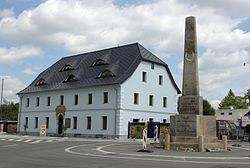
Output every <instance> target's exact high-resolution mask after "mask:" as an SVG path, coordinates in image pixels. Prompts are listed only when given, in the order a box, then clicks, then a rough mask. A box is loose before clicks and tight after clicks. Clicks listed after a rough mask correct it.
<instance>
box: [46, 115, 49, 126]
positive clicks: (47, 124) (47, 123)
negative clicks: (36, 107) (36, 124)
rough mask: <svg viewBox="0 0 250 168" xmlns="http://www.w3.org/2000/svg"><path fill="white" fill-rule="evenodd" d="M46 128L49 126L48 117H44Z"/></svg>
mask: <svg viewBox="0 0 250 168" xmlns="http://www.w3.org/2000/svg"><path fill="white" fill-rule="evenodd" d="M45 119H46V128H47V129H48V128H49V117H46V118H45Z"/></svg>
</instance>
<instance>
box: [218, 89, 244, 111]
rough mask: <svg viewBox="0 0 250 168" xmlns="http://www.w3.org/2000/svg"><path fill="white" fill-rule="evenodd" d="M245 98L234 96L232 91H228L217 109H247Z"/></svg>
mask: <svg viewBox="0 0 250 168" xmlns="http://www.w3.org/2000/svg"><path fill="white" fill-rule="evenodd" d="M246 99H247V97H246V96H244V97H242V96H235V94H234V93H233V91H232V90H231V89H230V90H229V92H228V94H227V96H226V97H224V98H223V99H222V101H221V103H220V104H219V109H230V108H231V107H232V108H233V109H247V108H248V103H247V101H246Z"/></svg>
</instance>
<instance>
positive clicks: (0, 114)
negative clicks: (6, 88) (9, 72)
mask: <svg viewBox="0 0 250 168" xmlns="http://www.w3.org/2000/svg"><path fill="white" fill-rule="evenodd" d="M3 83H4V78H2V87H1V106H0V107H1V109H0V119H2V113H3V107H2V105H3Z"/></svg>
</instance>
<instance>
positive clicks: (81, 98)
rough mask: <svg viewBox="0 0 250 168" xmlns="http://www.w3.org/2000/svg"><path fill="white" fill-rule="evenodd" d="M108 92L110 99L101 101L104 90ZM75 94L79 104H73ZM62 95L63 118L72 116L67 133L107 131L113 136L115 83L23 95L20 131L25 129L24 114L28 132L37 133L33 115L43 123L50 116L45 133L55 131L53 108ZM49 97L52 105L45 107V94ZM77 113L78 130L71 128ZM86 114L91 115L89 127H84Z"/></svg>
mask: <svg viewBox="0 0 250 168" xmlns="http://www.w3.org/2000/svg"><path fill="white" fill-rule="evenodd" d="M104 92H108V93H109V101H108V103H107V104H104V103H103V93H104ZM89 93H92V94H93V104H88V94H89ZM75 94H78V105H74V95H75ZM61 95H64V105H65V107H66V109H67V110H66V112H65V117H64V118H71V128H69V129H67V133H81V134H107V135H114V129H113V128H114V123H115V121H114V111H115V107H116V90H115V86H104V87H94V88H91V87H90V88H81V89H74V90H72V89H71V90H64V91H52V92H41V93H30V94H24V95H22V101H20V102H22V103H21V107H20V111H21V113H19V117H20V131H21V132H22V131H24V127H23V125H24V124H25V117H28V118H29V127H28V129H27V132H39V128H38V129H35V117H38V118H39V125H40V124H45V123H46V120H45V117H49V118H50V128H49V129H48V130H47V132H50V133H56V132H57V120H56V113H55V109H56V107H57V106H58V105H59V104H60V96H61ZM48 96H50V97H51V105H50V106H47V97H48ZM36 97H39V98H40V105H39V107H37V106H36ZM27 98H29V99H30V105H29V107H26V104H27V103H26V101H27ZM74 116H77V129H73V117H74ZM87 116H91V118H92V127H91V130H87V129H86V125H87V122H86V120H87ZM102 116H107V118H108V125H107V126H108V128H107V130H102Z"/></svg>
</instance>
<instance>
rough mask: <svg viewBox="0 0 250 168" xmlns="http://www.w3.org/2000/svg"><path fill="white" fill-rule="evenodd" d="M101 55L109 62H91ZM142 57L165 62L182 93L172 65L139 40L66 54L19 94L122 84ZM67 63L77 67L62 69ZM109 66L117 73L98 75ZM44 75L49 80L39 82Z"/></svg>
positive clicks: (169, 73) (158, 62)
mask: <svg viewBox="0 0 250 168" xmlns="http://www.w3.org/2000/svg"><path fill="white" fill-rule="evenodd" d="M98 59H101V60H103V61H104V62H105V63H106V64H105V65H100V66H91V65H93V64H94V63H95V61H96V60H98ZM141 60H144V61H148V62H152V63H155V64H159V65H163V66H164V67H165V68H166V70H167V72H168V75H169V77H170V79H171V81H172V84H173V85H174V87H175V88H176V91H177V93H180V90H179V88H178V86H177V85H176V83H175V81H174V79H173V77H172V75H171V72H170V70H169V68H168V65H167V64H166V63H165V62H163V61H162V60H161V59H159V58H158V57H156V56H155V55H153V54H152V53H151V52H149V51H148V50H147V49H145V48H144V47H143V46H141V45H140V44H139V43H133V44H129V45H124V46H119V47H114V48H109V49H104V50H100V51H94V52H89V53H84V54H79V55H74V56H69V57H63V58H62V59H60V60H59V61H57V62H56V63H55V64H54V65H52V66H51V67H49V68H48V69H46V70H45V71H43V72H42V73H41V74H39V75H38V77H37V78H36V79H35V80H34V81H33V82H32V83H31V84H30V85H29V86H28V87H27V88H25V89H24V90H22V91H20V92H19V93H18V94H24V93H31V92H40V91H49V90H59V89H71V88H82V87H90V86H101V85H111V84H121V83H123V82H124V81H125V80H126V79H128V78H129V77H130V76H131V75H132V74H133V72H134V71H135V69H136V68H137V67H138V65H139V64H140V62H141ZM65 65H71V66H72V67H73V69H72V70H67V71H63V72H60V70H61V69H62V68H63V67H64V66H65ZM105 70H109V71H111V72H112V73H113V74H114V76H112V77H106V78H97V77H98V75H100V73H102V72H103V71H105ZM69 75H74V76H75V78H76V81H71V82H64V81H65V79H67V77H68V76H69ZM41 79H44V81H45V84H44V83H43V84H42V85H38V86H37V83H38V82H39V81H40V80H41Z"/></svg>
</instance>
